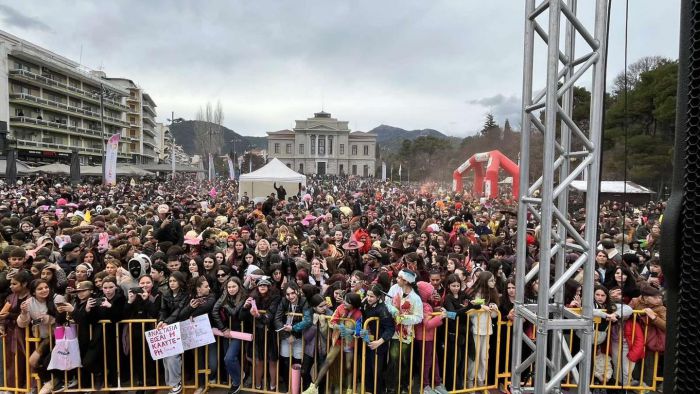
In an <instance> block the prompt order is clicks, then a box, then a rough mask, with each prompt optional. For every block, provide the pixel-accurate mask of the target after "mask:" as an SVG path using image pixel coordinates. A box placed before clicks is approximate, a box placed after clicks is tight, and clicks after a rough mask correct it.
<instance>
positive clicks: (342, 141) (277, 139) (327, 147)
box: [267, 111, 377, 177]
mask: <svg viewBox="0 0 700 394" xmlns="http://www.w3.org/2000/svg"><path fill="white" fill-rule="evenodd" d="M376 149H377V136H376V134H372V133H363V132H359V131H355V132H351V131H350V129H349V128H348V122H347V121H339V120H338V119H335V118H332V117H331V114H329V113H327V112H323V111H321V112H317V113H315V114H314V117H313V118H308V119H306V120H297V121H296V127H294V129H293V130H280V131H274V132H268V133H267V152H268V155H269V157H276V158H277V159H279V160H280V161H282V162H283V163H285V164H286V165H287V167H289V168H291V169H293V170H295V171H297V172H300V173H302V174H318V175H325V174H332V175H359V176H364V177H369V176H374V171H375V167H376V159H375V157H376Z"/></svg>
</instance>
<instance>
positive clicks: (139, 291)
mask: <svg viewBox="0 0 700 394" xmlns="http://www.w3.org/2000/svg"><path fill="white" fill-rule="evenodd" d="M129 292H130V293H134V294H142V293H143V289H142V288H140V287H138V286H136V287H132V288H130V289H129Z"/></svg>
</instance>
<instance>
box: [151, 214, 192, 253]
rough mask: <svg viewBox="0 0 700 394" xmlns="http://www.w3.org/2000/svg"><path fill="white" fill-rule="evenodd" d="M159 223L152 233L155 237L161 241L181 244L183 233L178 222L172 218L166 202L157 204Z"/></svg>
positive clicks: (183, 237)
mask: <svg viewBox="0 0 700 394" xmlns="http://www.w3.org/2000/svg"><path fill="white" fill-rule="evenodd" d="M158 219H159V223H160V224H159V225H158V227H156V230H155V232H154V234H153V236H154V237H155V239H157V240H158V242H159V243H161V242H172V244H173V245H182V241H184V239H185V234H184V232H183V231H182V226H181V225H180V222H179V221H177V220H174V219H173V215H172V214H171V213H170V207H168V206H167V205H166V204H161V205H159V206H158Z"/></svg>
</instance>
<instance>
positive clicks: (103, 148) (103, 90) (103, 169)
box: [100, 83, 122, 185]
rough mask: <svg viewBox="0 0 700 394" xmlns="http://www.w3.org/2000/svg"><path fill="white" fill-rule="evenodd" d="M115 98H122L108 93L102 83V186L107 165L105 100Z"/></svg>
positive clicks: (116, 94)
mask: <svg viewBox="0 0 700 394" xmlns="http://www.w3.org/2000/svg"><path fill="white" fill-rule="evenodd" d="M105 97H108V98H115V97H122V96H121V95H119V94H118V93H111V92H109V91H107V88H106V87H105V86H104V84H102V83H100V137H101V138H102V143H101V144H100V153H101V154H102V184H103V185H104V183H105V165H106V161H107V158H106V157H105V144H106V142H105V110H104V98H105Z"/></svg>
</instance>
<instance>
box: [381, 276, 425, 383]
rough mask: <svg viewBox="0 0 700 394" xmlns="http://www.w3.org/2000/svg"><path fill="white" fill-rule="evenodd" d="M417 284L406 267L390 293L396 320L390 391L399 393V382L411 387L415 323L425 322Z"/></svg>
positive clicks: (390, 366) (387, 297) (388, 307)
mask: <svg viewBox="0 0 700 394" xmlns="http://www.w3.org/2000/svg"><path fill="white" fill-rule="evenodd" d="M415 286H416V274H415V273H414V272H413V271H411V270H408V269H402V270H401V271H399V274H398V277H397V283H396V284H395V285H393V286H391V288H390V289H389V292H388V293H387V295H386V301H385V304H386V307H387V309H388V310H389V313H391V315H392V316H393V317H394V320H395V321H396V333H394V337H393V338H392V339H391V345H390V347H389V368H388V371H387V376H386V377H387V382H386V387H387V392H388V393H392V392H395V391H396V389H397V386H398V385H399V384H401V386H402V388H407V387H408V380H409V379H408V371H409V369H410V368H409V365H408V364H409V360H410V359H411V351H410V349H411V343H412V342H413V338H414V336H415V332H414V326H416V325H418V324H420V323H421V322H423V301H421V298H420V296H419V295H418V292H417V291H416V288H415ZM399 354H400V358H399ZM399 362H401V376H399ZM397 378H398V379H399V381H398V382H397Z"/></svg>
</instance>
